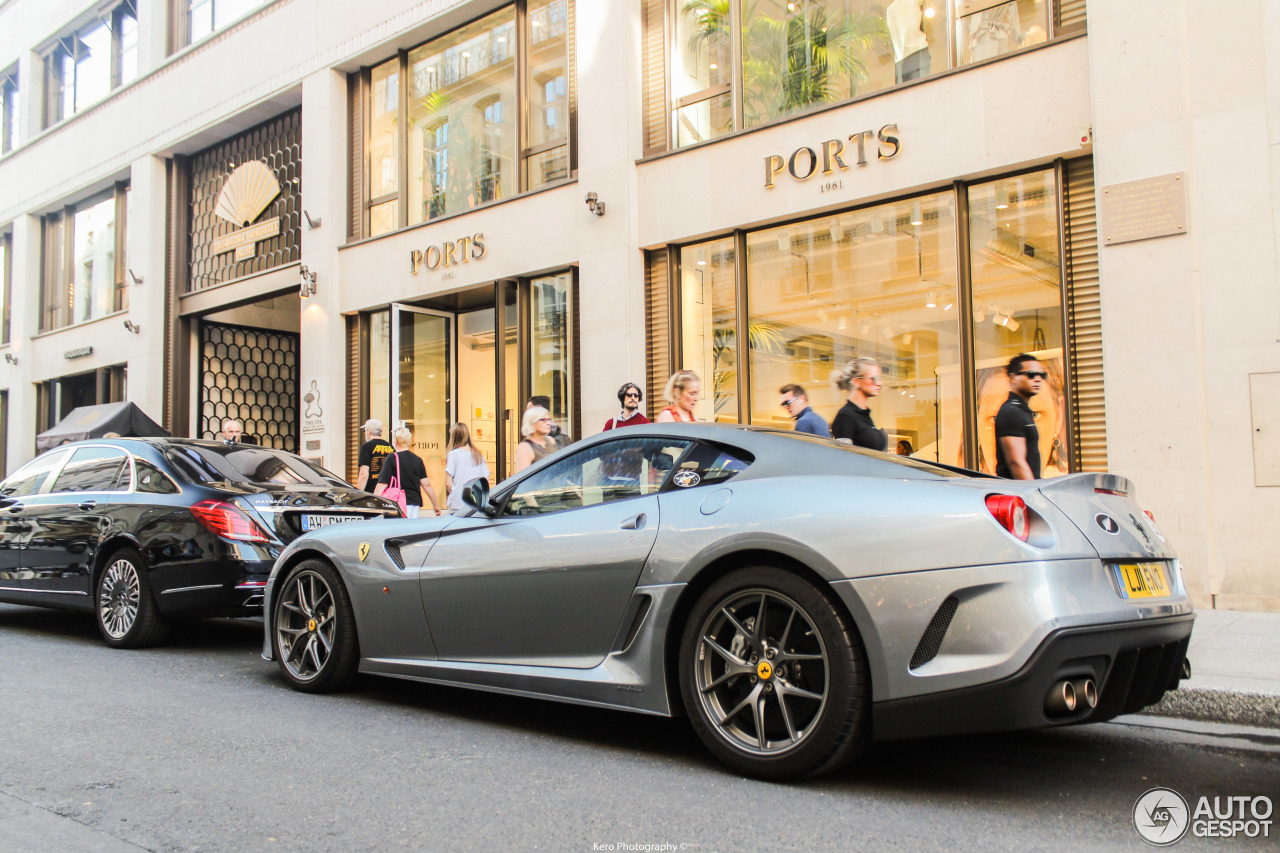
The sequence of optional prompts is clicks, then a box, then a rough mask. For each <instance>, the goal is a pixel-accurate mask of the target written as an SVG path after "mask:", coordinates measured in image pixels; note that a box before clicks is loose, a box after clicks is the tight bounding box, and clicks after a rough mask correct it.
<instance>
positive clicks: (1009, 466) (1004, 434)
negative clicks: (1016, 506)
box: [996, 353, 1048, 480]
mask: <svg viewBox="0 0 1280 853" xmlns="http://www.w3.org/2000/svg"><path fill="white" fill-rule="evenodd" d="M1005 372H1006V373H1008V374H1009V399H1007V400H1005V401H1004V404H1003V405H1001V406H1000V411H999V412H997V413H996V476H997V477H1005V478H1007V479H1012V480H1038V479H1040V431H1039V430H1038V429H1036V417H1035V413H1034V412H1032V411H1031V406H1029V405H1028V404H1027V401H1028V400H1030V399H1031V398H1032V397H1034V396H1035V395H1036V394H1039V393H1040V389H1041V387H1042V386H1043V383H1044V380H1045V377H1046V376H1048V374H1047V373H1046V372H1045V369H1044V365H1042V364H1041V363H1040V362H1038V361H1036V358H1035V356H1033V355H1027V354H1026V353H1019V354H1018V355H1015V356H1014V357H1013V358H1012V359H1010V360H1009V364H1008V366H1007V367H1005Z"/></svg>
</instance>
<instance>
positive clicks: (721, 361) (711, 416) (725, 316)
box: [653, 237, 775, 423]
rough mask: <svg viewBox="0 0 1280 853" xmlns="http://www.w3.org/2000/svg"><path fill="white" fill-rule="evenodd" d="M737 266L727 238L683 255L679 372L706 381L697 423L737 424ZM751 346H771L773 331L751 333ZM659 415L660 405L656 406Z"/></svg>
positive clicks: (759, 328)
mask: <svg viewBox="0 0 1280 853" xmlns="http://www.w3.org/2000/svg"><path fill="white" fill-rule="evenodd" d="M736 278H737V260H736V258H735V256H734V241H733V238H731V237H728V238H724V239H720V240H712V241H710V242H707V243H699V244H696V245H693V246H685V247H684V248H683V249H682V250H681V252H680V306H681V321H680V328H681V330H682V332H683V340H682V341H681V344H682V348H681V352H682V356H683V357H682V359H681V361H680V363H679V364H678V365H676V366H677V367H679V368H680V369H683V370H692V371H693V372H694V373H696V374H698V376H699V378H701V380H702V396H701V398H700V399H699V400H698V405H697V408H696V409H695V410H694V414H695V415H696V417H697V418H698V419H699V420H707V421H717V422H721V423H737V422H738V420H739V413H738V347H737V328H736V323H735V318H736V317H737V296H736V290H735V287H736V285H735V281H736ZM748 334H749V335H750V337H751V339H752V342H753V345H754V344H755V343H756V342H757V339H759V340H761V341H772V340H773V339H774V336H775V330H774V327H773V326H772V325H771V324H770V323H769V322H768V321H766V322H765V323H763V324H762V325H752V326H749V327H748ZM653 405H654V408H655V410H656V409H661V408H662V403H660V402H659V401H656V400H655V401H653Z"/></svg>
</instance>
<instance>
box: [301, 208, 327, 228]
mask: <svg viewBox="0 0 1280 853" xmlns="http://www.w3.org/2000/svg"><path fill="white" fill-rule="evenodd" d="M302 215H303V216H305V217H306V218H307V228H308V229H310V230H312V231H314V230H316V229H317V228H319V227H320V223H321V222H323V221H324V220H323V219H321V218H320V217H319V216H317V217H316V218H315V219H312V218H311V214H310V213H307V211H306V210H305V209H304V210H303V211H302Z"/></svg>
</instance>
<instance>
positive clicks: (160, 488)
mask: <svg viewBox="0 0 1280 853" xmlns="http://www.w3.org/2000/svg"><path fill="white" fill-rule="evenodd" d="M133 464H134V466H135V467H136V468H137V470H138V491H139V492H144V493H147V494H153V495H172V494H176V493H177V491H178V486H177V484H176V483H174V482H173V480H170V479H169V477H168V476H167V475H166V474H165V473H164V472H163V471H161V470H160V469H159V468H157V467H156V466H154V465H152V464H151V463H150V462H148V461H146V460H145V459H139V458H138V457H136V456H135V457H133Z"/></svg>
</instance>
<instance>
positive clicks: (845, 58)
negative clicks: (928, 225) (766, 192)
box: [643, 0, 1085, 153]
mask: <svg viewBox="0 0 1280 853" xmlns="http://www.w3.org/2000/svg"><path fill="white" fill-rule="evenodd" d="M1084 5H1085V0H890V2H884V0H645V2H644V10H643V11H644V39H645V45H644V66H645V68H644V78H645V80H644V84H645V96H644V97H645V113H646V139H645V142H646V145H645V148H646V152H647V153H657V152H661V151H666V150H669V149H670V148H682V147H685V146H688V145H694V144H696V143H699V142H705V141H707V140H709V139H714V138H716V137H719V136H723V135H725V134H728V133H733V132H734V131H739V130H745V129H748V128H751V127H756V126H758V125H762V124H766V123H769V122H772V121H776V120H778V119H782V118H786V117H787V116H791V115H796V114H798V113H803V112H806V111H808V110H811V109H815V108H818V107H821V106H825V105H828V104H833V103H839V102H841V101H847V100H849V99H852V98H857V97H860V96H863V95H867V94H870V93H873V92H877V91H882V90H885V89H889V88H891V87H894V86H897V85H900V84H904V83H909V82H911V81H913V80H918V79H922V78H925V77H929V76H930V75H933V74H937V73H939V72H942V71H947V70H950V69H953V68H958V67H961V66H964V65H969V64H971V63H974V62H979V61H982V60H984V59H991V58H993V57H997V56H1000V55H1003V54H1007V53H1010V52H1013V51H1016V50H1019V49H1022V48H1026V47H1031V46H1033V45H1036V44H1041V43H1044V42H1046V41H1048V40H1050V39H1053V38H1057V37H1063V36H1067V35H1073V34H1076V33H1080V32H1083V31H1084Z"/></svg>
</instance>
